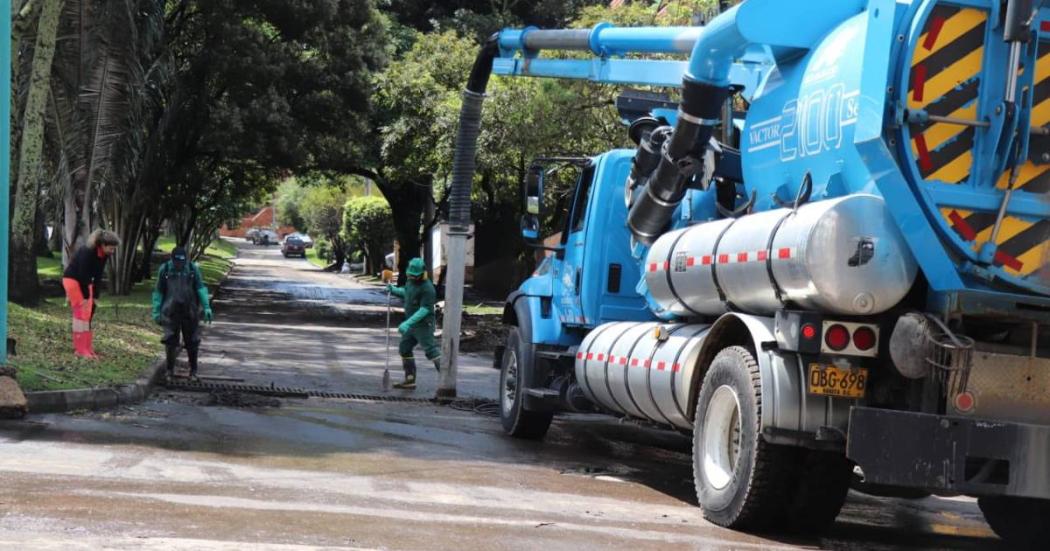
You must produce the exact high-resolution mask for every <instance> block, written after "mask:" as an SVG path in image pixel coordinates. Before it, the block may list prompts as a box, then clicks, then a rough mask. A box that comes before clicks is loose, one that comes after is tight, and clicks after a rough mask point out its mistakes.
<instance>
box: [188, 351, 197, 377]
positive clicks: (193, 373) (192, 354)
mask: <svg viewBox="0 0 1050 551" xmlns="http://www.w3.org/2000/svg"><path fill="white" fill-rule="evenodd" d="M197 352H198V349H197V347H196V346H194V347H193V348H187V349H186V355H187V356H189V358H190V378H191V379H195V378H196V377H197Z"/></svg>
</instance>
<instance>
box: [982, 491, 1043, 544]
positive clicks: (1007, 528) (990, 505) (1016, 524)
mask: <svg viewBox="0 0 1050 551" xmlns="http://www.w3.org/2000/svg"><path fill="white" fill-rule="evenodd" d="M977 505H978V506H980V507H981V512H982V513H984V520H986V521H988V525H989V526H991V527H992V530H994V531H995V533H996V534H998V535H999V537H1000V538H1002V539H1003V540H1005V541H1006V542H1007V543H1009V544H1010V548H1011V549H1046V545H1047V542H1048V541H1050V522H1047V521H1050V500H1044V499H1031V498H1025V497H1006V496H997V497H982V498H979V499H978V500H977Z"/></svg>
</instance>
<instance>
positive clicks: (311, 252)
mask: <svg viewBox="0 0 1050 551" xmlns="http://www.w3.org/2000/svg"><path fill="white" fill-rule="evenodd" d="M306 260H308V261H309V262H310V264H313V265H314V266H317V267H318V268H327V267H328V265H329V264H331V263H330V262H328V261H327V260H325V259H323V258H321V257H319V256H317V247H316V246H314V247H310V248H309V249H306Z"/></svg>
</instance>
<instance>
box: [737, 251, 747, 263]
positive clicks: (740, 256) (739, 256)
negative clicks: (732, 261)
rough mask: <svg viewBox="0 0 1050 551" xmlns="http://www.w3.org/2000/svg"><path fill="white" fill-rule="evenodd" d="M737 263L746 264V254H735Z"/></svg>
mask: <svg viewBox="0 0 1050 551" xmlns="http://www.w3.org/2000/svg"><path fill="white" fill-rule="evenodd" d="M736 261H737V262H747V253H736Z"/></svg>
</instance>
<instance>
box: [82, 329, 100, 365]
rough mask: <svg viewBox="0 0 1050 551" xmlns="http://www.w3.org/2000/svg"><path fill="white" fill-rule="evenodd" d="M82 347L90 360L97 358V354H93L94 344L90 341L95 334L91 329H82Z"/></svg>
mask: <svg viewBox="0 0 1050 551" xmlns="http://www.w3.org/2000/svg"><path fill="white" fill-rule="evenodd" d="M83 338H84V349H85V350H86V351H87V357H88V358H91V359H92V360H97V359H99V357H98V354H95V345H94V344H92V342H91V341H93V340H94V338H95V334H94V333H93V332H91V331H84V337H83Z"/></svg>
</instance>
